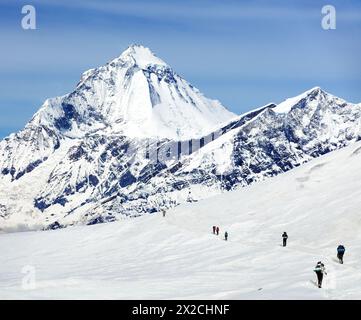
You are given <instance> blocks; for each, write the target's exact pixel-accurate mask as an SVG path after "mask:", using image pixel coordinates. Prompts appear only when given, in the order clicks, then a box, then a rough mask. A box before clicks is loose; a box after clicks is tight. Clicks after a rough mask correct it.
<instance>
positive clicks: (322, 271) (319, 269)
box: [313, 261, 327, 288]
mask: <svg viewBox="0 0 361 320" xmlns="http://www.w3.org/2000/svg"><path fill="white" fill-rule="evenodd" d="M313 271H315V272H316V275H317V281H318V287H319V288H321V287H322V280H323V275H324V274H325V275H327V273H326V268H325V265H324V264H323V263H322V262H321V261H318V262H317V264H316V267H315V269H314V270H313Z"/></svg>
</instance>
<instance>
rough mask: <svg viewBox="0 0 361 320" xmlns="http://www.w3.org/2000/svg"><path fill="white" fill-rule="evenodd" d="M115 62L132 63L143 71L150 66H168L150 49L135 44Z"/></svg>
mask: <svg viewBox="0 0 361 320" xmlns="http://www.w3.org/2000/svg"><path fill="white" fill-rule="evenodd" d="M115 60H122V61H129V60H130V61H132V62H133V63H134V64H136V65H137V66H139V67H140V68H142V69H146V68H147V66H149V65H159V66H168V65H167V64H166V63H165V62H164V61H163V60H162V59H160V58H158V57H157V56H156V55H155V54H154V53H153V52H152V51H151V50H150V49H149V48H147V47H144V46H142V45H138V44H133V45H131V46H129V47H128V48H127V49H126V50H125V51H124V52H123V53H122V54H121V55H120V56H119V58H117V59H115Z"/></svg>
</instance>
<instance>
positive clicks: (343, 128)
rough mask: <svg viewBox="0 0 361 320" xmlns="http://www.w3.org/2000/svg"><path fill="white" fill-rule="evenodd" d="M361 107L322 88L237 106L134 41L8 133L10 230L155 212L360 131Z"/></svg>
mask: <svg viewBox="0 0 361 320" xmlns="http://www.w3.org/2000/svg"><path fill="white" fill-rule="evenodd" d="M360 136H361V105H360V104H351V103H347V102H346V101H344V100H342V99H340V98H338V97H335V96H333V95H331V94H329V93H327V92H325V91H323V90H322V89H321V88H319V87H315V88H312V89H311V90H308V91H306V92H305V93H303V94H301V95H299V96H297V97H295V98H291V99H288V100H286V101H285V102H283V103H280V104H278V105H276V104H269V105H266V106H264V107H261V108H258V109H255V110H253V111H250V112H248V113H246V114H244V115H241V116H235V115H234V114H232V113H231V112H229V111H227V110H226V109H225V108H224V107H222V106H221V104H220V103H218V102H215V101H213V100H209V99H207V98H205V97H204V96H203V95H202V94H201V93H200V92H199V91H198V90H197V89H195V88H194V87H193V86H191V85H190V84H188V83H187V82H186V81H185V80H184V79H182V78H181V77H179V76H178V75H177V74H176V73H175V72H174V71H173V70H172V69H171V68H170V67H169V66H168V65H167V64H166V63H165V62H163V61H162V60H160V59H159V58H157V57H156V56H155V55H154V54H153V53H152V52H151V51H150V50H149V49H147V48H144V47H142V46H131V47H130V48H128V49H127V50H126V51H125V52H124V53H123V54H122V55H120V57H118V58H116V59H114V60H112V61H111V62H109V63H108V64H106V65H105V66H103V67H100V68H96V69H91V70H88V71H86V72H85V73H84V74H83V75H82V77H81V80H80V82H79V83H78V85H77V87H76V88H75V90H74V91H73V92H71V93H70V94H68V95H65V96H62V97H58V98H54V99H48V100H47V101H46V102H45V103H44V105H43V106H42V107H41V108H40V110H39V111H38V112H37V113H36V114H35V115H34V117H33V119H32V120H31V121H30V122H29V123H28V124H27V125H26V127H25V128H24V130H22V131H20V132H19V133H17V134H12V135H10V136H9V137H8V138H5V139H4V140H2V141H1V142H0V230H17V229H42V228H52V229H56V228H59V227H64V226H68V225H75V224H96V223H99V222H106V221H114V220H117V219H123V218H127V217H135V216H139V215H143V214H147V213H154V212H157V211H159V210H161V209H169V208H172V207H174V206H176V205H178V204H181V203H184V202H194V201H197V200H200V199H204V198H206V197H210V196H212V195H217V194H219V193H222V192H223V191H224V190H232V189H236V188H239V187H243V186H247V185H249V184H252V183H254V182H257V181H261V180H264V179H266V178H268V177H273V176H275V175H278V174H280V173H283V172H286V171H288V170H291V169H293V168H295V167H298V166H300V165H301V164H303V163H305V162H308V161H310V160H312V159H314V158H317V157H319V156H321V155H323V154H326V153H329V152H331V151H333V150H336V149H340V148H342V147H345V146H347V145H349V144H352V143H354V142H356V141H358V140H360Z"/></svg>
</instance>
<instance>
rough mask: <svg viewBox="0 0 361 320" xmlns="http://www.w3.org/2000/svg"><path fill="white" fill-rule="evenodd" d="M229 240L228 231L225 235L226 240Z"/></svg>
mask: <svg viewBox="0 0 361 320" xmlns="http://www.w3.org/2000/svg"><path fill="white" fill-rule="evenodd" d="M227 239H228V232H227V231H226V232H225V234H224V240H226V241H227Z"/></svg>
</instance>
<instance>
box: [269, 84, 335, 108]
mask: <svg viewBox="0 0 361 320" xmlns="http://www.w3.org/2000/svg"><path fill="white" fill-rule="evenodd" d="M327 97H329V98H333V97H334V96H332V95H331V94H329V93H327V92H325V91H323V90H322V89H321V88H320V87H314V88H311V89H309V90H307V91H305V92H303V93H301V94H300V95H297V96H295V97H292V98H288V99H286V100H285V101H283V102H281V103H279V104H278V105H277V107H275V108H274V109H273V111H275V112H277V113H288V112H290V111H291V109H292V108H293V107H295V106H297V105H299V103H300V102H301V101H305V102H306V101H308V102H309V101H321V100H323V99H327ZM334 98H336V97H334ZM304 105H306V104H304Z"/></svg>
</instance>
